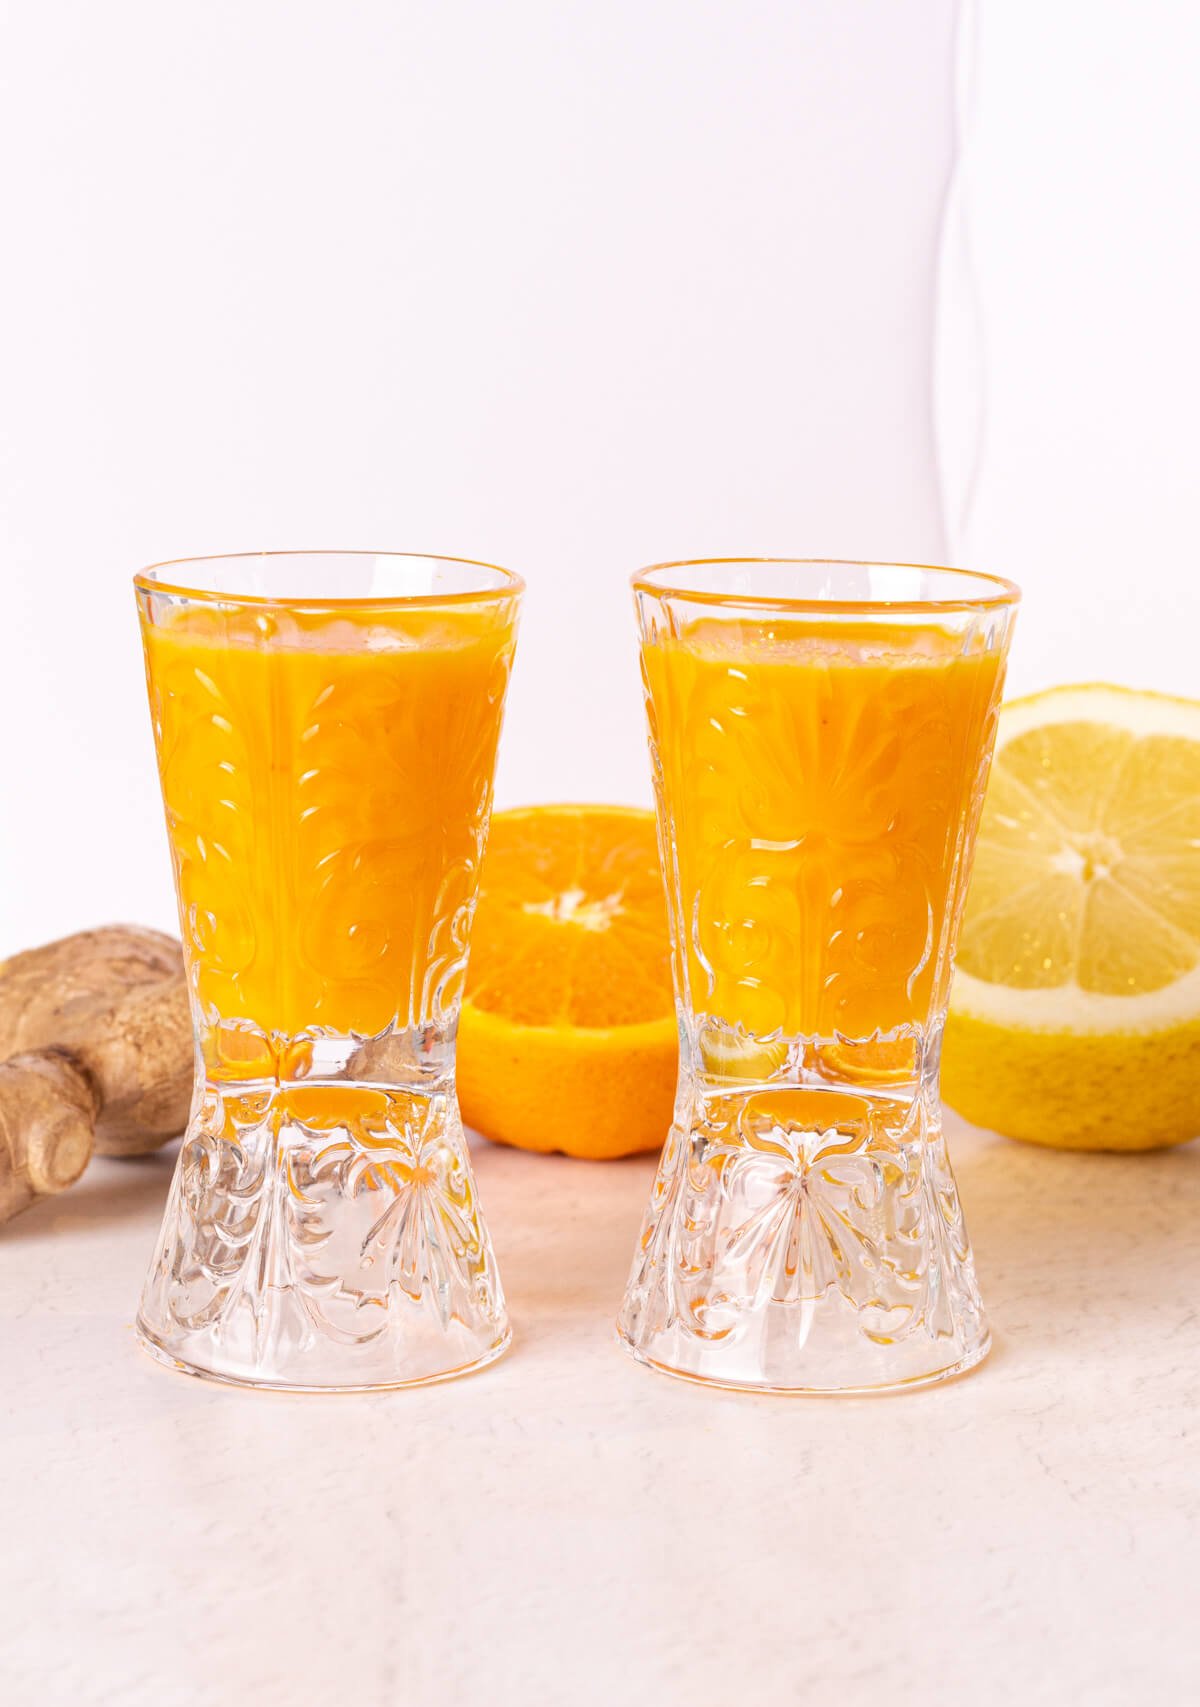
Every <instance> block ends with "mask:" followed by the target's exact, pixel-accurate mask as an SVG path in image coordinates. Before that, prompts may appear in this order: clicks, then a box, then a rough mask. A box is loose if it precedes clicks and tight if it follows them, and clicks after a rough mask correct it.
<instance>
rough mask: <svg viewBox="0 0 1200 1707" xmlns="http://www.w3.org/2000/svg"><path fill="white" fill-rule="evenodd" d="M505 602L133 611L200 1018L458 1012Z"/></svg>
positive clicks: (404, 1017)
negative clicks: (151, 615)
mask: <svg viewBox="0 0 1200 1707" xmlns="http://www.w3.org/2000/svg"><path fill="white" fill-rule="evenodd" d="M514 615H515V612H514V610H513V607H512V604H511V602H510V603H508V604H505V605H497V606H486V607H479V606H473V605H472V606H459V607H454V606H440V607H434V606H431V607H421V606H409V607H406V608H404V609H401V610H394V609H382V608H381V609H372V610H370V611H362V612H354V611H351V612H349V613H347V614H339V615H336V616H334V615H333V614H331V613H330V612H328V611H325V612H321V613H316V612H314V613H305V612H298V611H289V610H287V609H284V608H281V607H270V608H267V609H266V610H263V611H258V610H255V609H252V608H249V607H236V606H235V607H232V608H230V609H227V610H221V609H214V608H211V607H207V606H200V605H196V606H191V607H187V606H185V607H183V608H182V609H179V610H177V611H174V612H172V613H171V614H170V615H169V616H168V618H167V620H166V621H165V622H151V621H148V620H145V618H144V620H143V638H144V643H145V648H146V663H147V673H148V678H149V683H150V694H151V705H152V710H153V716H154V725H155V736H156V742H157V748H158V757H159V771H160V776H161V780H162V789H163V797H164V801H165V804H166V812H167V826H168V833H169V837H170V842H171V852H172V856H173V860H174V866H175V875H176V885H177V889H178V894H179V906H180V916H181V922H182V927H183V936H184V944H185V951H186V953H187V956H188V961H189V966H190V970H191V974H192V981H193V987H194V989H195V990H196V993H197V995H198V998H199V1001H200V1004H201V1008H202V1010H203V1012H204V1014H205V1016H206V1022H207V1023H209V1024H211V1025H214V1026H215V1025H216V1023H217V1022H218V1020H220V1021H224V1022H230V1021H235V1022H249V1024H250V1025H252V1026H253V1027H256V1028H258V1029H260V1030H262V1031H266V1032H274V1033H282V1034H285V1035H289V1036H295V1035H296V1034H297V1033H299V1032H302V1031H303V1030H305V1029H306V1028H308V1027H315V1028H321V1029H324V1030H328V1031H331V1032H334V1033H339V1034H347V1033H357V1034H360V1035H372V1034H375V1033H378V1032H380V1031H382V1030H383V1029H384V1028H385V1027H386V1026H388V1025H389V1024H392V1023H396V1024H398V1025H401V1026H412V1025H418V1024H421V1023H422V1022H424V1021H427V1020H428V1019H430V1018H431V1017H438V1016H441V1015H444V1014H445V1013H447V1012H448V1011H450V1010H452V1009H453V1007H454V1006H455V1004H456V1003H457V1000H458V997H459V994H460V991H461V983H462V955H463V942H464V940H465V931H466V927H467V924H468V923H469V909H470V904H471V903H472V901H473V899H474V895H475V889H476V885H477V882H478V866H479V857H480V852H481V842H482V835H483V832H484V829H485V822H486V813H487V807H488V803H489V801H490V791H491V781H492V774H493V769H494V764H495V756H496V746H497V741H498V738H499V733H500V718H501V712H502V707H503V699H504V692H505V687H506V683H507V677H508V670H509V665H510V662H511V656H512V648H513V638H514V630H513V622H514ZM233 1035H234V1036H236V1028H235V1030H234V1034H233ZM231 1044H232V1047H233V1051H234V1053H236V1048H237V1046H236V1043H234V1042H232V1039H231V1037H230V1034H229V1033H226V1042H225V1048H226V1053H228V1050H229V1047H230V1045H231ZM247 1048H248V1051H249V1054H250V1055H253V1053H254V1046H253V1045H252V1044H251V1043H250V1042H249V1040H247Z"/></svg>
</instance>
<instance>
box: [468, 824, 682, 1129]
mask: <svg viewBox="0 0 1200 1707" xmlns="http://www.w3.org/2000/svg"><path fill="white" fill-rule="evenodd" d="M677 1065H678V1031H677V1027H676V1022H675V1010H674V1001H673V996H672V989H671V950H670V938H669V935H668V930H667V916H666V904H665V901H664V899H663V887H662V878H661V876H660V875H659V866H658V851H657V845H656V841H655V832H654V816H653V814H652V813H650V812H645V811H641V810H638V809H636V808H633V807H622V806H530V807H522V808H520V809H518V810H515V811H510V812H498V813H496V815H495V817H494V818H493V819H492V828H491V833H490V837H489V841H488V849H487V858H486V860H485V861H484V868H483V880H482V885H481V888H480V894H479V905H478V910H477V913H476V916H475V923H474V927H473V929H472V933H471V959H470V968H469V972H468V977H467V992H466V998H465V1000H464V1003H463V1010H462V1018H461V1021H460V1024H459V1033H458V1091H459V1101H460V1103H461V1106H462V1112H463V1118H464V1119H465V1120H466V1121H467V1122H468V1124H469V1125H471V1126H474V1127H476V1128H477V1129H478V1130H479V1131H480V1132H482V1133H484V1134H485V1136H487V1137H489V1138H494V1139H496V1140H497V1141H499V1142H500V1143H505V1144H515V1145H517V1146H518V1147H520V1148H521V1149H527V1150H562V1151H565V1152H566V1153H567V1154H568V1155H572V1156H591V1157H607V1156H624V1155H629V1154H631V1153H633V1152H634V1151H638V1150H652V1149H658V1148H659V1146H660V1145H661V1144H662V1142H663V1140H664V1138H665V1137H666V1133H667V1128H668V1126H669V1125H670V1122H671V1108H672V1102H673V1098H674V1091H675V1078H676V1071H677Z"/></svg>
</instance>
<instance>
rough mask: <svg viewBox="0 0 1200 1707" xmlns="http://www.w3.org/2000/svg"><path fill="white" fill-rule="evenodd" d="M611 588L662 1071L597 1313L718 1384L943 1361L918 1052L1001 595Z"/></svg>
mask: <svg viewBox="0 0 1200 1707" xmlns="http://www.w3.org/2000/svg"><path fill="white" fill-rule="evenodd" d="M634 590H635V597H636V601H637V610H638V619H639V624H640V628H641V640H642V671H643V679H644V683H645V690H646V710H647V717H648V720H649V732H650V754H651V761H652V767H653V773H654V785H655V793H656V797H657V809H658V826H659V846H660V852H661V856H662V866H663V872H664V876H665V882H666V888H667V899H668V904H669V909H670V916H671V931H672V943H673V952H674V975H675V989H676V1001H677V1009H678V1015H679V1038H680V1066H679V1086H678V1094H677V1100H676V1108H675V1118H674V1124H673V1126H672V1128H671V1132H670V1134H669V1136H668V1139H667V1142H666V1146H665V1148H664V1150H663V1155H662V1161H661V1164H660V1166H659V1170H658V1175H657V1178H656V1180H655V1184H654V1188H653V1191H652V1194H651V1199H650V1204H649V1208H648V1210H647V1213H646V1218H645V1221H644V1224H643V1227H642V1233H641V1238H640V1240H639V1243H638V1248H637V1252H636V1256H635V1259H634V1264H633V1270H632V1273H631V1275H630V1279H629V1283H628V1287H627V1290H626V1294H625V1301H624V1306H623V1308H622V1311H621V1315H620V1318H619V1322H618V1332H619V1334H620V1337H621V1339H622V1341H623V1343H624V1344H625V1346H626V1347H627V1348H628V1350H629V1351H631V1352H632V1353H633V1355H634V1356H635V1357H637V1358H639V1359H641V1360H642V1361H643V1362H645V1363H648V1364H651V1365H653V1366H654V1367H656V1368H658V1369H662V1370H666V1371H668V1372H670V1373H672V1374H675V1375H681V1376H686V1377H689V1378H691V1379H693V1380H698V1381H712V1382H717V1383H720V1384H721V1385H724V1386H730V1387H749V1388H761V1389H770V1390H777V1391H797V1392H853V1391H866V1390H874V1389H880V1388H888V1387H896V1386H905V1385H913V1384H916V1383H920V1382H926V1381H936V1380H940V1379H942V1378H944V1377H946V1376H949V1375H953V1374H956V1373H958V1372H959V1371H961V1370H964V1369H967V1368H970V1367H971V1365H972V1364H975V1363H977V1362H978V1361H979V1360H980V1358H982V1357H983V1356H984V1354H985V1353H986V1351H987V1348H988V1330H987V1324H986V1321H985V1319H984V1315H983V1310H982V1307H981V1304H980V1299H979V1292H978V1288H977V1286H976V1282H975V1274H974V1268H973V1263H972V1258H971V1248H970V1244H969V1241H968V1239H967V1233H966V1227H965V1225H964V1222H963V1217H962V1212H961V1209H960V1207H959V1202H958V1194H957V1190H956V1188H955V1183H954V1177H953V1174H952V1173H951V1170H950V1163H949V1160H948V1158H947V1155H946V1148H945V1144H944V1140H943V1137H942V1130H941V1124H940V1119H939V1100H938V1060H939V1054H940V1049H941V1038H942V1027H943V1023H944V1020H945V1014H946V1004H947V998H948V994H949V989H950V975H951V968H952V962H953V956H954V946H955V940H956V936H957V931H958V926H959V921H960V918H961V914H962V905H963V899H964V895H965V892H966V885H967V878H968V875H969V872H970V866H971V855H972V850H973V845H974V838H975V832H976V828H977V825H978V820H979V813H980V808H981V806H982V802H983V793H984V787H985V783H986V778H987V770H988V764H989V761H990V757H991V749H992V742H993V738H994V734H995V721H996V711H997V708H998V705H999V700H1000V693H1001V687H1002V683H1003V677H1004V665H1005V658H1006V655H1007V650H1008V644H1009V639H1010V634H1011V629H1012V623H1013V617H1014V614H1015V608H1016V603H1017V598H1018V594H1017V590H1016V588H1015V587H1013V586H1011V585H1010V584H1009V583H1008V582H1004V581H999V580H996V579H993V578H991V577H987V576H976V575H971V574H967V573H965V572H962V571H957V570H949V569H928V568H922V567H913V566H909V565H904V564H867V563H830V562H782V561H781V562H772V561H728V562H708V563H679V564H664V565H660V566H658V567H656V568H654V569H650V570H647V571H645V572H644V573H642V574H641V575H638V576H637V577H635V580H634Z"/></svg>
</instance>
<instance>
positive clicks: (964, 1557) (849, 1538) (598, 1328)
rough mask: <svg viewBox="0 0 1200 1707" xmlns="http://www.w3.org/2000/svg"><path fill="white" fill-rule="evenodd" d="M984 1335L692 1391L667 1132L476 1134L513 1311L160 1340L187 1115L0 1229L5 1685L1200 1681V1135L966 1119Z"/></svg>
mask: <svg viewBox="0 0 1200 1707" xmlns="http://www.w3.org/2000/svg"><path fill="white" fill-rule="evenodd" d="M952 1139H953V1150H954V1156H955V1161H956V1167H957V1171H958V1176H959V1183H960V1186H961V1190H962V1195H963V1198H964V1202H965V1205H966V1210H967V1216H968V1220H969V1223H970V1225H971V1228H972V1232H973V1235H974V1239H975V1247H976V1254H977V1258H978V1263H979V1269H980V1277H981V1281H982V1285H983V1288H984V1292H985V1297H986V1299H987V1302H988V1305H989V1307H990V1313H991V1317H992V1323H993V1327H994V1329H995V1332H996V1339H997V1344H996V1347H995V1349H994V1351H993V1353H992V1355H991V1357H990V1358H989V1360H988V1361H987V1362H986V1363H985V1364H984V1365H983V1367H982V1368H981V1369H980V1370H978V1371H976V1372H975V1373H974V1374H972V1375H970V1376H968V1377H966V1378H964V1379H962V1380H960V1381H958V1382H954V1383H950V1384H948V1385H946V1386H944V1387H939V1388H930V1389H926V1390H923V1391H918V1392H911V1393H907V1394H903V1395H900V1396H897V1397H890V1398H874V1399H854V1400H836V1399H835V1400H829V1399H818V1400H812V1399H808V1400H788V1399H783V1398H768V1397H762V1398H756V1397H751V1396H744V1395H737V1394H732V1393H728V1394H727V1393H721V1392H710V1391H707V1390H705V1389H701V1388H697V1387H693V1386H689V1385H686V1384H684V1383H682V1382H675V1381H671V1380H668V1379H666V1378H664V1377H661V1376H656V1375H654V1374H651V1373H650V1372H648V1371H646V1370H644V1369H642V1368H640V1367H638V1366H637V1365H636V1364H634V1363H632V1362H631V1361H630V1360H629V1359H627V1358H626V1357H624V1356H623V1355H622V1354H621V1353H620V1352H619V1351H618V1350H617V1348H616V1346H615V1344H614V1341H613V1333H612V1317H613V1312H614V1310H615V1307H616V1304H617V1300H618V1296H619V1293H620V1290H621V1286H622V1282H623V1280H624V1277H625V1271H626V1267H627V1263H628V1259H629V1255H630V1250H631V1245H632V1241H633V1238H634V1235H635V1232H636V1229H637V1225H638V1220H639V1217H640V1215H641V1210H642V1204H643V1199H644V1196H645V1192H646V1187H647V1184H648V1182H649V1177H650V1171H651V1164H650V1162H649V1161H635V1162H627V1163H620V1164H610V1165H607V1166H597V1165H594V1164H588V1163H580V1162H569V1161H566V1160H563V1159H561V1158H556V1157H555V1158H542V1157H527V1156H523V1155H517V1154H514V1153H510V1152H506V1151H503V1150H499V1149H495V1148H493V1147H491V1146H489V1145H486V1144H480V1145H479V1147H478V1148H477V1151H476V1163H477V1169H478V1175H479V1180H480V1185H481V1189H482V1191H483V1194H484V1201H485V1204H486V1208H487V1213H488V1217H489V1220H490V1223H491V1227H492V1233H493V1238H494V1241H495V1245H496V1250H497V1255H498V1257H499V1260H500V1263H501V1267H502V1272H503V1276H504V1280H505V1284H506V1287H507V1291H508V1295H509V1301H510V1305H511V1308H512V1313H513V1318H514V1321H515V1324H516V1339H515V1343H514V1346H513V1349H512V1350H511V1351H510V1353H509V1354H508V1356H507V1357H506V1358H504V1359H503V1360H502V1361H501V1362H500V1363H498V1364H496V1365H495V1366H494V1367H493V1368H491V1369H490V1370H487V1371H485V1372H484V1373H482V1374H480V1375H478V1376H475V1377H472V1378H471V1379H468V1380H464V1381H458V1382H452V1383H449V1384H446V1385H443V1386H435V1387H430V1388H424V1389H416V1390H412V1391H410V1392H401V1393H391V1394H380V1395H377V1396H348V1397H344V1398H340V1397H329V1398H311V1397H290V1396H282V1395H267V1394H257V1393H247V1392H243V1391H238V1390H235V1389H229V1388H222V1387H219V1386H215V1385H212V1384H209V1383H205V1382H199V1381H194V1380H188V1379H186V1378H185V1377H182V1376H179V1375H175V1374H173V1373H171V1372H170V1371H167V1370H164V1369H161V1368H159V1367H158V1366H156V1365H155V1364H153V1363H152V1362H151V1361H150V1359H149V1358H148V1357H146V1356H145V1355H144V1354H142V1353H141V1352H140V1351H139V1350H138V1348H137V1346H136V1344H135V1341H134V1336H133V1329H132V1309H133V1304H134V1301H135V1299H136V1295H137V1292H138V1288H139V1284H140V1280H141V1275H142V1271H143V1268H144V1266H145V1264H146V1262H147V1260H148V1258H149V1256H150V1250H151V1245H152V1241H153V1236H154V1231H155V1228H156V1225H157V1221H158V1216H159V1212H160V1209H161V1205H162V1200H163V1196H164V1193H165V1191H166V1186H167V1181H168V1178H169V1173H170V1169H171V1166H172V1164H173V1149H172V1150H168V1151H166V1152H164V1153H162V1154H160V1155H159V1156H156V1157H153V1158H150V1159H148V1160H144V1161H140V1162H134V1163H115V1162H107V1163H105V1162H101V1163H97V1164H95V1165H94V1166H93V1168H92V1170H91V1171H90V1172H89V1174H88V1176H87V1177H86V1178H85V1179H84V1181H83V1182H82V1183H81V1184H80V1185H79V1186H77V1187H76V1188H75V1189H74V1190H73V1191H70V1192H68V1193H67V1194H65V1195H64V1196H63V1197H61V1198H59V1199H57V1200H56V1201H54V1202H52V1203H47V1204H43V1205H41V1206H40V1207H38V1208H37V1209H35V1210H32V1211H31V1212H29V1213H28V1214H26V1215H25V1216H23V1217H22V1218H21V1219H20V1220H19V1221H16V1222H13V1223H12V1224H11V1225H10V1226H9V1227H8V1228H6V1229H4V1230H3V1231H2V1232H0V1335H2V1342H0V1351H2V1353H3V1361H2V1364H0V1368H2V1370H3V1377H2V1379H3V1397H2V1401H0V1403H2V1422H0V1429H2V1440H0V1490H2V1495H0V1499H2V1503H0V1510H2V1512H3V1521H2V1524H0V1532H2V1533H3V1536H4V1541H3V1552H2V1563H0V1570H2V1571H3V1576H4V1581H3V1585H2V1586H3V1598H2V1600H0V1606H2V1608H3V1615H2V1617H0V1700H2V1701H3V1702H4V1704H5V1707H35V1704H36V1707H58V1704H59V1703H62V1704H64V1707H65V1704H66V1703H73V1704H81V1703H84V1704H94V1703H95V1704H98V1703H106V1704H107V1703H119V1704H121V1707H142V1704H143V1703H146V1704H150V1703H155V1704H157V1707H164V1704H165V1707H174V1704H176V1703H178V1704H181V1707H193V1704H195V1707H201V1704H203V1707H208V1704H209V1703H212V1704H213V1707H218V1704H219V1707H240V1704H241V1703H243V1702H245V1703H252V1704H253V1707H276V1704H278V1707H293V1704H297V1707H307V1703H310V1702H330V1703H336V1704H339V1707H340V1704H341V1703H346V1704H353V1707H374V1704H375V1703H392V1702H395V1703H402V1704H403V1707H427V1704H430V1707H432V1704H434V1703H451V1704H459V1703H461V1704H464V1707H475V1704H476V1703H479V1704H480V1707H484V1704H487V1707H507V1704H509V1703H513V1704H517V1703H519V1704H520V1707H543V1704H546V1707H559V1704H562V1707H591V1704H593V1703H595V1704H597V1707H601V1704H603V1707H615V1704H619V1707H630V1704H632V1707H638V1704H640V1703H642V1702H647V1703H650V1702H653V1703H655V1704H656V1707H709V1704H712V1707H717V1704H721V1707H724V1704H725V1703H727V1702H731V1703H736V1704H737V1707H776V1704H784V1703H788V1704H790V1703H793V1702H796V1703H803V1704H806V1707H808V1704H816V1707H821V1704H823V1703H825V1702H829V1703H837V1704H838V1707H857V1704H858V1703H863V1704H864V1707H865V1704H867V1703H870V1704H871V1707H874V1704H876V1703H879V1702H887V1703H889V1704H901V1707H902V1704H907V1703H910V1702H911V1703H914V1704H915V1703H918V1702H919V1703H921V1704H922V1707H938V1704H940V1703H942V1702H947V1703H949V1702H954V1703H959V1702H962V1703H969V1704H970V1707H981V1704H988V1703H992V1702H995V1703H1008V1702H1019V1703H1021V1704H1022V1707H1029V1704H1032V1703H1042V1702H1045V1703H1053V1704H1054V1707H1061V1704H1064V1703H1065V1704H1073V1703H1076V1702H1078V1703H1084V1704H1086V1707H1106V1704H1108V1703H1113V1704H1120V1707H1125V1704H1127V1703H1135V1702H1137V1703H1140V1702H1143V1701H1146V1702H1153V1703H1154V1704H1155V1707H1174V1704H1176V1703H1180V1704H1182V1703H1185V1702H1187V1703H1191V1702H1195V1701H1196V1700H1197V1699H1198V1698H1200V1640H1198V1630H1200V1611H1198V1606H1200V1238H1198V1233H1197V1228H1198V1226H1200V1145H1192V1146H1189V1147H1188V1148H1185V1149H1182V1150H1176V1151H1173V1152H1168V1153H1164V1154H1159V1155H1150V1156H1141V1157H1130V1158H1112V1157H1096V1156H1068V1155H1058V1154H1052V1153H1049V1152H1041V1151H1037V1150H1032V1149H1027V1148H1025V1147H1023V1146H1020V1145H1016V1144H1011V1143H1008V1142H1006V1141H1004V1140H1003V1139H998V1138H991V1137H988V1136H986V1135H982V1134H977V1133H972V1132H969V1131H967V1130H965V1129H964V1128H962V1127H961V1126H956V1127H954V1128H953V1130H952Z"/></svg>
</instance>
